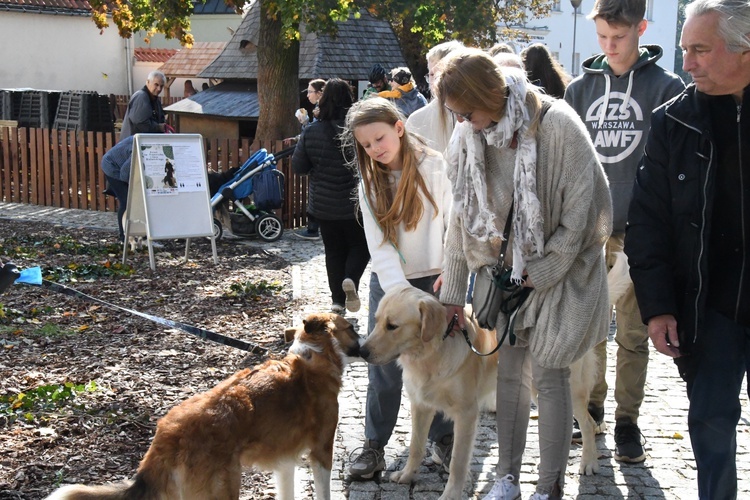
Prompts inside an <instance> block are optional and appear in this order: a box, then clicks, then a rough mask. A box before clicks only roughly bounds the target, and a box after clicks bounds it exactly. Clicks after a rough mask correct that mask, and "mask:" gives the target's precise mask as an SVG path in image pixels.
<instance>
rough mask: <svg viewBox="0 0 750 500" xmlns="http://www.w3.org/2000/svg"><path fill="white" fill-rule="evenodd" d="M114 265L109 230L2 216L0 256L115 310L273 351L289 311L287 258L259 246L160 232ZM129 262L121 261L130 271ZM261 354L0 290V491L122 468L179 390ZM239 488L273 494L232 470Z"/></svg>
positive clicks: (83, 305) (68, 300) (105, 478)
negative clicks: (214, 255) (148, 246)
mask: <svg viewBox="0 0 750 500" xmlns="http://www.w3.org/2000/svg"><path fill="white" fill-rule="evenodd" d="M162 243H164V244H165V247H164V248H163V249H159V250H157V252H158V253H157V254H156V257H157V269H156V271H155V272H151V270H150V269H149V264H148V252H147V251H146V250H145V249H144V250H141V251H140V252H136V253H135V254H134V255H130V256H129V258H128V267H126V268H119V262H120V260H121V247H120V246H119V244H118V243H117V241H116V238H115V235H114V234H113V233H104V232H99V231H96V230H84V229H75V230H73V229H66V228H61V227H56V226H52V225H46V224H40V223H34V224H29V223H20V222H15V221H2V222H1V223H0V259H2V261H3V262H7V261H9V260H11V261H12V262H13V263H15V264H16V265H17V266H18V267H19V269H25V268H30V267H34V266H41V267H42V270H43V276H44V277H45V279H49V280H50V281H55V282H58V283H60V284H63V285H65V286H67V287H70V288H73V289H75V290H78V291H81V292H83V293H85V294H88V295H91V296H93V297H96V298H98V299H100V300H103V301H106V302H109V303H111V304H116V305H118V306H121V307H124V308H129V309H134V310H138V311H141V312H144V313H148V314H151V315H154V316H158V317H163V318H167V319H170V320H176V321H180V322H183V323H187V324H190V325H194V326H198V327H201V328H205V329H208V330H211V331H215V332H217V333H221V334H223V335H227V336H231V337H236V338H239V339H242V340H245V341H247V342H252V343H255V344H257V345H259V346H262V347H264V348H268V349H270V351H271V356H273V357H279V356H280V355H283V351H284V349H285V346H284V344H283V331H284V328H286V327H287V326H290V324H291V318H292V317H293V316H294V312H295V310H296V309H297V308H299V307H298V305H296V304H295V303H294V302H293V301H292V293H291V284H290V283H291V274H290V270H289V265H288V263H287V262H285V261H283V260H282V259H280V258H279V257H275V256H273V255H271V254H268V253H266V252H265V251H264V250H263V249H262V248H260V247H253V246H246V245H241V244H238V243H236V242H233V241H232V240H229V241H227V240H221V241H220V242H219V243H218V245H219V246H220V248H219V253H220V255H221V258H220V263H219V265H218V266H216V265H214V264H213V262H212V261H211V246H210V243H209V242H208V241H197V242H194V244H193V245H192V246H191V251H190V257H191V260H190V261H189V262H188V263H184V262H183V260H182V257H183V254H184V242H178V241H166V242H162ZM131 266H132V267H131ZM265 359H267V356H265V355H263V354H248V353H247V352H243V351H240V350H237V349H233V348H230V347H225V346H222V345H219V344H216V343H211V342H207V341H204V340H202V339H200V338H197V337H195V336H193V335H191V334H189V333H186V332H184V331H182V330H178V329H170V328H168V327H166V326H163V325H160V324H157V323H154V322H151V321H149V320H147V319H143V318H140V317H138V316H134V315H132V314H128V313H126V312H123V311H119V310H116V309H113V308H111V307H108V306H106V305H101V304H96V303H91V302H87V301H84V300H81V299H79V298H75V297H68V296H65V295H62V294H60V293H57V292H54V291H50V290H47V289H45V288H42V287H37V286H29V285H13V286H12V287H11V288H10V289H9V290H7V291H6V292H5V293H4V294H3V295H1V296H0V499H10V498H13V499H39V498H44V497H45V496H46V495H47V494H49V493H50V492H51V491H53V490H54V489H55V488H56V487H57V486H59V485H62V484H68V483H78V482H81V483H96V484H101V483H106V482H111V481H119V480H123V479H128V478H131V477H132V476H133V474H134V473H135V470H136V468H137V466H138V463H139V461H140V460H141V457H142V456H143V454H144V453H145V451H146V450H147V449H148V446H149V444H150V441H151V439H152V437H153V434H154V430H155V427H156V421H157V419H159V418H160V417H161V416H163V415H164V414H165V413H166V412H167V410H169V409H170V408H171V407H172V406H174V405H176V404H177V403H179V402H181V401H183V400H184V399H186V398H188V397H189V396H191V395H193V394H196V393H198V392H202V391H204V390H206V389H208V388H210V387H212V386H213V385H215V384H216V383H217V382H219V381H220V380H222V379H224V378H226V377H227V376H229V375H230V374H232V373H234V372H235V371H237V370H238V369H240V368H244V367H246V366H253V365H255V364H257V363H259V362H261V361H264V360H265ZM242 498H253V499H264V498H273V494H272V493H271V492H270V476H269V475H268V474H262V473H258V472H253V471H249V472H246V473H245V475H244V477H243V488H242Z"/></svg>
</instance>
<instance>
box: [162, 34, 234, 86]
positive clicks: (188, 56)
mask: <svg viewBox="0 0 750 500" xmlns="http://www.w3.org/2000/svg"><path fill="white" fill-rule="evenodd" d="M225 45H226V42H195V43H194V44H193V46H192V48H189V49H188V48H182V49H180V50H178V51H177V53H176V54H175V55H173V56H172V57H170V58H169V60H168V61H167V62H165V63H164V65H163V66H162V67H161V68H159V70H160V71H161V72H162V73H164V75H165V76H167V77H175V78H178V77H185V78H187V77H193V76H196V75H198V73H200V72H201V71H203V69H204V68H205V67H206V66H208V65H209V64H211V61H213V60H214V59H216V56H218V55H219V54H220V53H221V51H222V50H223V49H224V46H225Z"/></svg>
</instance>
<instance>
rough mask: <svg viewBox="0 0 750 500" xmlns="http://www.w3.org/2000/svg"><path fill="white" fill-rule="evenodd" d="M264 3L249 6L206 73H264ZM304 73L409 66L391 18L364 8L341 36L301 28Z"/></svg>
mask: <svg viewBox="0 0 750 500" xmlns="http://www.w3.org/2000/svg"><path fill="white" fill-rule="evenodd" d="M259 29H260V9H259V8H258V3H257V1H256V2H254V3H253V5H252V6H251V7H250V9H249V10H248V12H247V14H246V15H245V18H244V19H243V20H242V23H240V25H239V27H238V28H237V31H235V33H234V35H233V36H232V39H231V40H230V41H229V42H228V43H227V45H226V47H225V48H224V50H223V51H222V53H221V54H219V56H218V57H217V58H216V59H214V61H213V62H212V63H211V64H210V65H209V66H208V67H206V69H204V70H203V71H202V72H201V73H200V74H199V75H198V76H200V77H203V78H223V79H255V78H257V77H258V56H257V49H256V48H257V45H258V32H259ZM301 31H302V41H301V43H300V53H299V78H300V79H311V78H325V79H328V78H333V77H338V78H342V79H345V80H367V76H368V74H369V72H370V68H371V67H372V66H373V64H375V63H380V64H382V65H383V66H384V67H385V68H394V67H396V66H406V61H405V60H404V56H403V54H402V53H401V48H400V46H399V44H398V39H397V38H396V35H395V34H394V33H393V30H392V29H391V26H390V25H389V24H388V22H386V21H381V20H378V19H375V18H374V17H372V15H370V13H369V12H367V11H362V12H361V15H360V17H359V19H355V18H354V17H351V18H349V20H348V21H346V22H343V23H339V31H338V35H337V37H336V38H333V37H331V36H329V35H316V34H315V33H306V32H305V31H304V27H303V28H301Z"/></svg>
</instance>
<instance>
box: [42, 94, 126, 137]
mask: <svg viewBox="0 0 750 500" xmlns="http://www.w3.org/2000/svg"><path fill="white" fill-rule="evenodd" d="M54 128H56V129H61V130H81V131H92V132H114V129H115V120H114V116H113V115H112V108H111V107H110V102H109V96H106V95H99V94H98V93H96V92H83V91H76V92H63V93H62V94H61V95H60V101H59V104H58V106H57V115H56V117H55V123H54Z"/></svg>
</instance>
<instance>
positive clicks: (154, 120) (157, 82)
mask: <svg viewBox="0 0 750 500" xmlns="http://www.w3.org/2000/svg"><path fill="white" fill-rule="evenodd" d="M166 81H167V78H166V77H165V76H164V73H162V72H161V71H152V72H151V73H149V74H148V78H147V79H146V85H144V86H143V88H142V89H140V90H138V91H136V92H135V93H134V94H133V95H132V96H131V97H130V102H128V109H127V111H125V117H124V118H123V119H122V130H121V132H120V140H122V139H124V138H125V137H128V136H131V135H135V134H145V133H159V132H164V129H165V127H166V124H165V123H164V122H165V118H164V110H163V109H162V107H161V100H160V99H159V94H161V91H162V90H164V83H165V82H166Z"/></svg>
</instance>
